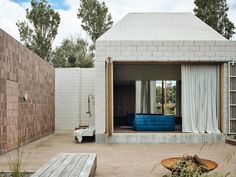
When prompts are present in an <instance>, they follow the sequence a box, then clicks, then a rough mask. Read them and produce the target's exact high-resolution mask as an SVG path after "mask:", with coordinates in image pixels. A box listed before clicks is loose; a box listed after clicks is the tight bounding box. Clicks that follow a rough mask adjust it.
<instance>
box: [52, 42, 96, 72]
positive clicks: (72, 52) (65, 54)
mask: <svg viewBox="0 0 236 177" xmlns="http://www.w3.org/2000/svg"><path fill="white" fill-rule="evenodd" d="M90 48H91V46H89V45H88V43H87V42H86V41H84V40H83V39H81V38H77V39H76V40H73V39H65V40H63V42H62V45H61V46H60V47H57V48H56V49H55V50H54V51H53V54H52V59H51V62H52V64H53V66H54V67H56V68H59V67H62V68H66V67H80V68H90V67H93V57H94V54H93V52H92V51H91V50H90Z"/></svg>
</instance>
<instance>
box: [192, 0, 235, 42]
mask: <svg viewBox="0 0 236 177" xmlns="http://www.w3.org/2000/svg"><path fill="white" fill-rule="evenodd" d="M194 4H195V5H196V7H195V8H194V10H193V11H194V13H195V15H196V16H197V17H199V18H200V19H201V20H203V21H204V22H205V23H207V24H208V25H209V26H211V27H212V28H213V29H215V30H216V31H217V32H219V33H220V34H222V35H223V36H224V37H225V38H227V39H230V38H231V37H232V35H233V34H234V33H235V32H234V29H235V26H234V24H233V23H232V22H231V21H230V20H229V18H228V15H227V11H228V10H229V8H228V5H227V2H226V0H195V1H194Z"/></svg>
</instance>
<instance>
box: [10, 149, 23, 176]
mask: <svg viewBox="0 0 236 177" xmlns="http://www.w3.org/2000/svg"><path fill="white" fill-rule="evenodd" d="M21 159H22V156H21V154H20V150H19V148H17V158H16V159H10V160H9V162H8V163H9V167H10V170H11V172H12V174H11V175H12V177H22V172H21V165H22V163H21Z"/></svg>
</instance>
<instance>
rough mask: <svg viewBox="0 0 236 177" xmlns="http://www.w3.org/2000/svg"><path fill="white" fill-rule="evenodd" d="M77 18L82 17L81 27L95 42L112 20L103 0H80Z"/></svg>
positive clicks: (108, 27) (109, 26)
mask: <svg viewBox="0 0 236 177" xmlns="http://www.w3.org/2000/svg"><path fill="white" fill-rule="evenodd" d="M78 10H79V13H78V14H77V16H78V18H81V19H82V25H81V26H82V28H83V30H85V31H86V32H87V33H88V34H89V36H90V37H91V39H92V41H93V42H94V43H95V41H96V40H97V38H99V37H100V36H101V35H102V34H103V33H105V32H106V31H107V30H108V29H110V28H111V26H112V24H113V21H112V17H111V14H110V13H108V8H107V7H106V4H105V3H104V2H102V3H100V2H99V1H98V0H81V2H80V7H79V9H78Z"/></svg>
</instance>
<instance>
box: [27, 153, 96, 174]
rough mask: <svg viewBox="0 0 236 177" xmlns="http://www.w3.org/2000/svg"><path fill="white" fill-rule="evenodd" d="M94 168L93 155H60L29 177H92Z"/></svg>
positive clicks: (94, 157)
mask: <svg viewBox="0 0 236 177" xmlns="http://www.w3.org/2000/svg"><path fill="white" fill-rule="evenodd" d="M96 167H97V155H96V154H95V153H60V154H58V155H57V156H55V157H54V158H52V159H51V160H49V161H48V162H47V163H46V164H45V165H43V166H42V167H40V168H39V169H38V170H37V171H36V172H35V173H34V174H33V175H32V176H31V177H39V176H40V177H49V176H50V177H94V176H95V171H96Z"/></svg>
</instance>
